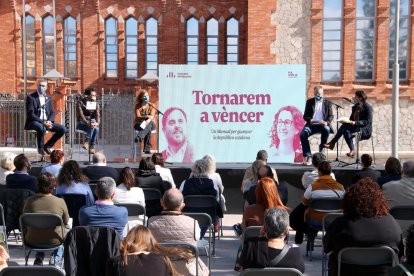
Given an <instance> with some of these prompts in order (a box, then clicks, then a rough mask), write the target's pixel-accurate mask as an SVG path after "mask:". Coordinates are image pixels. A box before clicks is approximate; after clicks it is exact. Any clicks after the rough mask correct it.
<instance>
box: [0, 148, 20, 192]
mask: <svg viewBox="0 0 414 276" xmlns="http://www.w3.org/2000/svg"><path fill="white" fill-rule="evenodd" d="M15 157H16V155H15V154H13V153H11V152H5V153H4V154H3V155H2V156H1V157H0V185H6V177H7V176H8V175H9V174H12V173H13V171H14V169H15V166H14V164H13V161H14V158H15Z"/></svg>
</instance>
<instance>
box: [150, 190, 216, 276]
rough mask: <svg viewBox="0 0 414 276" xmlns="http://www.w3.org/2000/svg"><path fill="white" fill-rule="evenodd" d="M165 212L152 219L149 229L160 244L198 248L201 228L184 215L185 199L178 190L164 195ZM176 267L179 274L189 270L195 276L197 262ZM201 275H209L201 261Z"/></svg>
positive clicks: (162, 201)
mask: <svg viewBox="0 0 414 276" xmlns="http://www.w3.org/2000/svg"><path fill="white" fill-rule="evenodd" d="M161 205H162V208H163V211H162V213H161V215H160V216H154V217H151V218H150V219H149V221H148V228H149V230H151V232H152V234H153V235H154V237H155V239H156V240H157V241H158V242H184V243H190V244H192V245H194V246H196V247H197V241H198V240H199V238H200V227H199V225H198V222H197V220H195V219H193V218H191V217H189V216H186V215H183V208H184V197H183V195H182V193H181V192H180V191H179V190H178V189H170V190H168V191H166V192H165V193H164V196H163V197H162V200H161ZM182 265H184V267H178V266H176V268H177V270H178V272H179V273H180V274H183V273H184V272H185V270H189V271H190V274H191V275H195V262H192V263H189V264H187V266H186V265H185V264H182ZM199 275H208V269H207V267H206V266H205V265H204V263H203V262H202V261H201V260H199Z"/></svg>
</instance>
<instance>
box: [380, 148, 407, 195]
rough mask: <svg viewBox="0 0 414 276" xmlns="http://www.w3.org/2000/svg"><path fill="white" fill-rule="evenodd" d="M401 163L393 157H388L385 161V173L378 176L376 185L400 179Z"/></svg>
mask: <svg viewBox="0 0 414 276" xmlns="http://www.w3.org/2000/svg"><path fill="white" fill-rule="evenodd" d="M401 174H402V171H401V163H400V160H398V159H397V158H395V157H392V156H391V157H389V158H388V159H387V162H385V175H383V176H380V177H379V178H378V185H380V187H381V188H382V185H384V184H385V183H388V182H390V181H394V180H400V179H401Z"/></svg>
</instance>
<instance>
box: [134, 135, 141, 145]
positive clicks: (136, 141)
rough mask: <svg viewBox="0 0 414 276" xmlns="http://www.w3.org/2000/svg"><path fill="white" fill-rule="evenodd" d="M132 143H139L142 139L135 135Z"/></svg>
mask: <svg viewBox="0 0 414 276" xmlns="http://www.w3.org/2000/svg"><path fill="white" fill-rule="evenodd" d="M134 141H135V143H138V142H141V141H142V138H141V137H140V136H139V135H137V137H135V140H134Z"/></svg>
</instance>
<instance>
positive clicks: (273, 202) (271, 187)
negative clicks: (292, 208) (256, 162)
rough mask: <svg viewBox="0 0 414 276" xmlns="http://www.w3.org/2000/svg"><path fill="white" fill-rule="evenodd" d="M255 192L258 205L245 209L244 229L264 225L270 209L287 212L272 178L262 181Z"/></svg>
mask: <svg viewBox="0 0 414 276" xmlns="http://www.w3.org/2000/svg"><path fill="white" fill-rule="evenodd" d="M255 192H256V199H257V200H256V204H252V205H249V206H247V207H246V208H244V212H243V219H242V226H243V228H246V227H249V226H261V225H263V219H264V213H265V211H266V210H267V209H269V208H274V207H278V208H282V209H285V210H287V207H286V206H285V205H284V204H283V203H282V201H281V199H280V197H279V194H278V191H277V189H275V182H274V180H273V179H272V178H269V177H265V178H262V179H260V180H259V184H257V188H256V189H255Z"/></svg>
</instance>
